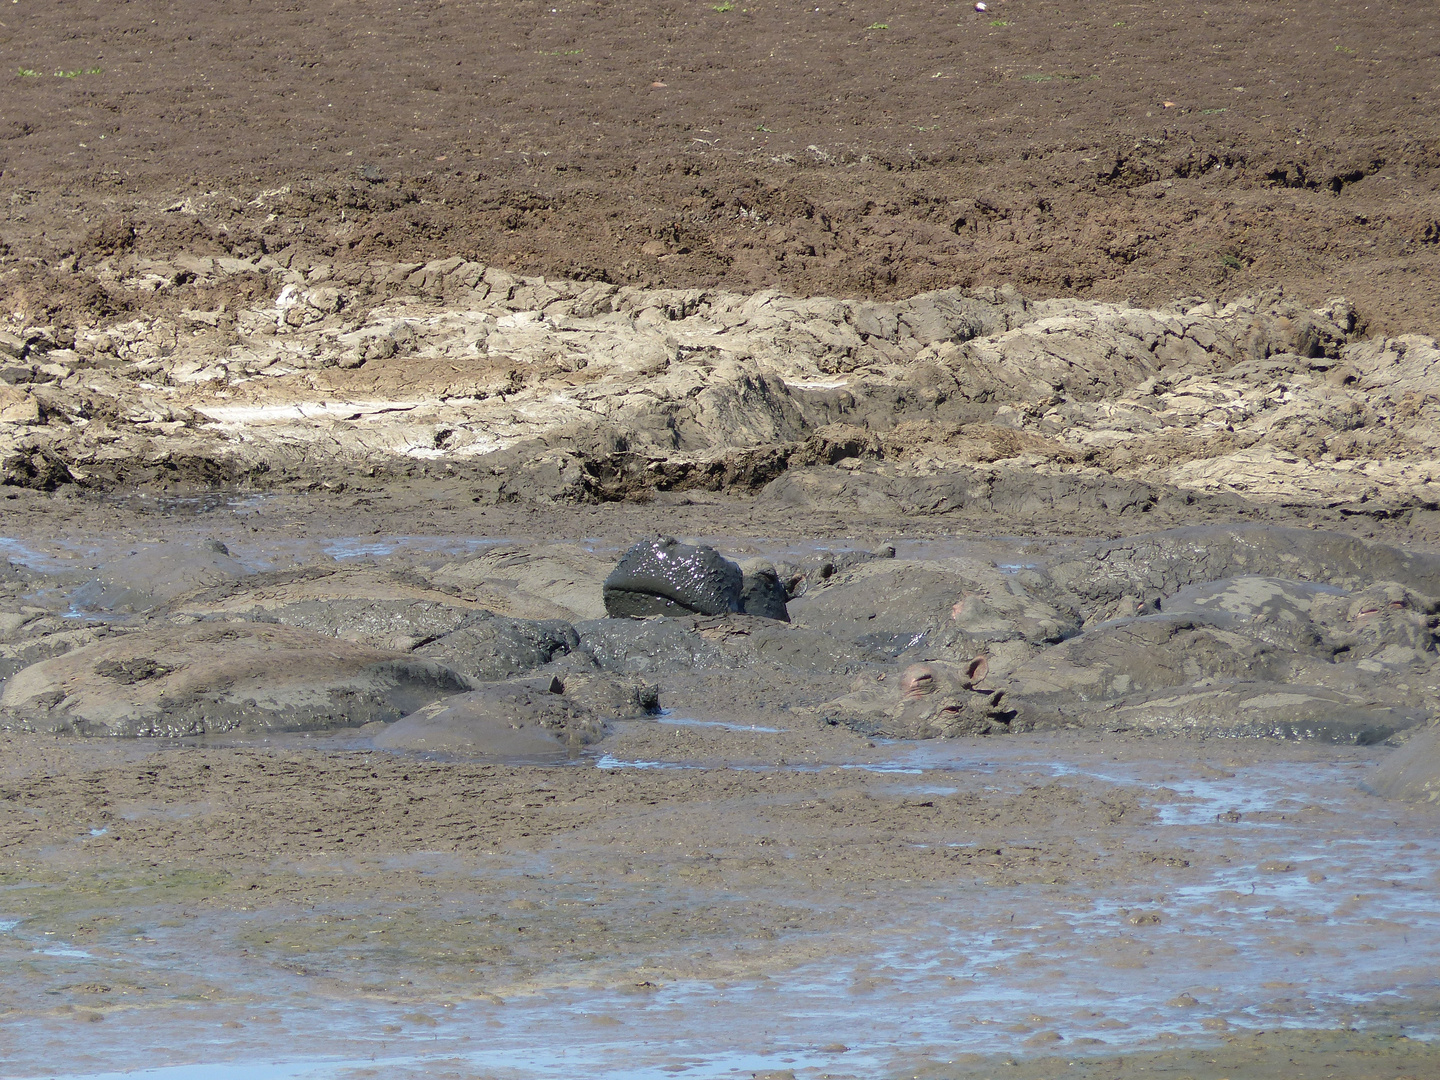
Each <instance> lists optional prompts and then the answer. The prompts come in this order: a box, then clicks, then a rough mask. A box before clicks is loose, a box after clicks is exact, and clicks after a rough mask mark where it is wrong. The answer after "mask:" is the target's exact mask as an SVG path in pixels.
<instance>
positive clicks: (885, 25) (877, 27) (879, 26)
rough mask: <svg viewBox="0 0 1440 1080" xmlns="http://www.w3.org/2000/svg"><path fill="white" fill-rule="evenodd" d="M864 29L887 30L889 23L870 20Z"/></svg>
mask: <svg viewBox="0 0 1440 1080" xmlns="http://www.w3.org/2000/svg"><path fill="white" fill-rule="evenodd" d="M865 29H866V30H889V29H890V24H889V23H883V22H872V23H871V24H870V25H869V26H867V27H865Z"/></svg>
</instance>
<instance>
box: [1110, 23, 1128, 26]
mask: <svg viewBox="0 0 1440 1080" xmlns="http://www.w3.org/2000/svg"><path fill="white" fill-rule="evenodd" d="M1110 25H1111V26H1124V25H1125V24H1124V23H1123V22H1117V23H1111V24H1110Z"/></svg>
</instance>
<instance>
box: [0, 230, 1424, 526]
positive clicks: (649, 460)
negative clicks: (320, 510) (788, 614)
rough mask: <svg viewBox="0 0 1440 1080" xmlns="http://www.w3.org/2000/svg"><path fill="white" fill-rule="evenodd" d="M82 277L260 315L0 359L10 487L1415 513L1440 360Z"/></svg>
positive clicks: (1096, 310)
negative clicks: (179, 286)
mask: <svg viewBox="0 0 1440 1080" xmlns="http://www.w3.org/2000/svg"><path fill="white" fill-rule="evenodd" d="M96 272H97V273H101V274H102V275H103V274H109V275H111V276H112V277H113V278H114V279H115V281H116V282H117V283H129V284H131V285H135V284H136V283H138V282H144V281H149V282H152V284H153V285H154V287H155V289H157V290H160V291H161V292H163V291H164V288H165V283H166V282H167V281H170V280H172V279H173V278H175V277H176V275H184V276H185V277H186V280H187V281H191V280H197V281H204V282H211V283H213V284H214V285H215V287H216V288H217V289H218V288H220V287H221V286H223V285H225V283H226V282H229V281H231V280H232V279H243V280H245V281H249V282H252V283H254V284H255V288H256V289H259V290H261V291H263V292H264V293H266V294H268V297H267V298H266V299H265V300H262V301H259V302H256V301H254V300H251V301H240V302H236V303H234V304H233V305H232V304H226V303H222V304H220V305H219V306H218V307H216V308H214V309H206V310H198V309H187V310H184V311H181V312H178V313H167V314H146V315H143V316H142V317H139V318H134V319H131V320H129V321H126V322H116V321H110V322H106V323H103V324H102V323H92V324H91V325H90V326H88V327H82V328H80V329H78V330H76V329H66V330H63V331H61V330H59V329H57V328H55V327H49V326H34V325H18V326H16V327H14V330H13V333H11V332H7V333H6V335H5V337H4V338H3V339H0V349H3V350H4V351H5V352H6V353H7V359H6V361H5V363H6V365H7V366H6V367H5V368H4V381H5V385H4V386H3V387H0V459H3V461H4V470H5V472H4V482H5V483H6V484H8V485H11V486H30V487H37V488H41V489H54V488H55V487H57V486H60V485H64V484H72V483H73V484H80V485H83V486H89V487H98V488H101V489H110V488H114V487H115V486H116V485H126V486H131V487H133V486H134V485H136V484H152V485H160V486H162V487H163V486H172V487H173V486H175V485H181V486H188V487H191V488H196V487H199V488H204V487H206V486H213V485H215V484H225V483H229V484H236V483H245V484H249V485H252V486H256V487H261V488H264V487H273V486H275V485H277V484H279V483H282V482H284V481H286V480H294V479H300V480H302V481H310V482H317V481H323V482H325V483H327V484H328V485H329V486H331V487H332V488H333V487H336V486H339V485H344V484H353V483H354V482H355V480H356V478H357V477H364V476H372V477H373V476H377V475H388V476H403V475H408V476H414V475H417V474H423V475H437V476H450V477H453V478H455V479H457V480H460V481H462V482H464V483H465V484H466V485H468V486H469V488H470V490H471V496H472V498H474V499H475V500H476V501H477V502H480V503H483V504H494V503H496V502H506V501H514V500H522V501H542V502H543V501H553V500H559V501H562V502H594V501H603V500H611V499H621V498H648V497H651V496H653V494H654V493H655V492H666V491H686V490H693V489H702V490H733V491H739V492H747V493H748V492H756V493H758V498H759V499H760V500H761V501H762V502H769V503H778V504H779V505H782V506H789V507H802V506H808V507H820V508H826V509H837V510H842V509H843V510H852V509H857V508H863V509H867V510H876V511H879V512H896V513H904V514H924V513H936V512H946V511H950V510H970V511H984V512H995V513H1013V514H1025V513H1030V512H1034V511H1035V510H1037V509H1043V508H1054V509H1056V510H1062V509H1064V508H1071V507H1083V508H1089V509H1093V510H1097V511H1101V510H1103V511H1109V512H1112V513H1117V514H1119V513H1124V514H1132V515H1141V514H1144V513H1145V512H1147V511H1150V510H1152V509H1153V508H1155V507H1156V506H1157V505H1163V504H1167V503H1178V504H1179V505H1180V506H1182V507H1187V506H1194V505H1196V504H1198V505H1200V506H1201V507H1209V508H1211V509H1218V510H1219V511H1221V512H1232V513H1233V512H1235V511H1236V510H1237V509H1239V508H1244V507H1258V508H1262V509H1263V508H1268V507H1281V508H1296V507H1300V508H1317V509H1319V508H1334V509H1342V510H1344V511H1346V512H1350V513H1365V514H1372V515H1387V516H1393V515H1396V514H1401V513H1408V512H1411V511H1414V510H1420V511H1422V512H1428V511H1429V510H1431V508H1433V507H1434V506H1435V505H1437V503H1440V486H1437V485H1440V480H1437V476H1440V473H1437V469H1440V464H1437V463H1440V458H1437V453H1440V427H1437V422H1440V413H1437V411H1436V410H1437V408H1440V406H1437V405H1436V403H1435V401H1434V395H1433V394H1431V393H1430V389H1431V388H1432V386H1433V384H1434V382H1435V375H1434V370H1435V364H1436V362H1437V359H1440V346H1437V345H1436V343H1435V341H1434V340H1433V339H1432V338H1429V337H1424V336H1418V335H1410V336H1401V337H1383V338H1370V337H1366V336H1365V335H1364V333H1363V330H1362V328H1361V327H1360V325H1359V322H1358V319H1357V314H1356V312H1355V310H1354V308H1353V307H1352V306H1351V305H1350V304H1349V303H1348V302H1347V301H1345V300H1343V299H1335V300H1332V301H1330V302H1329V303H1327V304H1326V305H1325V306H1324V307H1323V308H1320V309H1314V310H1311V309H1303V308H1300V307H1297V306H1296V305H1294V304H1290V303H1286V302H1284V301H1281V300H1277V299H1275V298H1273V297H1272V298H1268V299H1267V298H1260V299H1255V298H1251V299H1245V300H1240V301H1236V302H1233V303H1230V304H1225V305H1220V304H1216V303H1205V302H1201V301H1198V300H1191V301H1180V302H1177V303H1175V304H1174V305H1171V306H1168V307H1165V308H1156V309H1146V308H1138V307H1133V306H1127V305H1124V304H1114V303H1100V302H1095V301H1079V300H1045V301H1032V300H1028V299H1026V298H1025V297H1024V296H1022V295H1021V294H1020V293H1019V292H1017V291H1015V290H1014V289H1013V288H1010V287H1005V288H1000V289H977V290H960V289H950V290H945V291H942V292H936V293H927V294H922V295H920V296H917V297H914V298H912V299H909V300H906V301H902V302H895V303H876V302H871V301H858V300H837V299H827V298H824V297H814V298H809V299H800V298H795V297H789V296H786V295H784V294H781V293H778V292H773V291H767V292H762V293H758V294H753V295H742V294H735V293H727V292H723V291H719V290H704V289H690V290H644V289H637V288H631V287H624V288H622V287H619V286H615V285H607V284H603V283H600V284H597V283H595V282H589V281H569V280H564V279H542V278H520V277H516V276H514V275H512V274H509V273H507V272H505V271H503V270H499V269H497V268H494V267H487V266H484V265H482V264H480V263H475V262H467V261H465V260H463V259H460V258H458V257H457V258H451V259H444V260H437V261H435V262H432V263H428V264H425V265H418V264H393V263H368V264H353V265H345V264H333V265H332V264H317V265H315V266H313V267H311V268H310V269H309V270H308V272H302V271H301V270H299V269H296V268H293V267H287V266H284V265H281V264H280V263H277V262H276V261H275V260H274V259H273V258H270V257H268V256H266V257H261V258H258V259H256V260H255V261H253V262H249V261H246V260H243V259H237V258H228V257H226V258H211V257H205V258H197V257H194V256H178V257H175V258H173V259H171V260H169V261H156V260H144V259H137V258H135V257H125V258H120V259H116V260H113V261H111V262H106V263H104V264H102V265H101V266H100V267H99V268H98V269H97V270H96ZM154 307H162V308H163V305H162V304H160V303H159V301H158V300H157V302H156V304H155V305H154Z"/></svg>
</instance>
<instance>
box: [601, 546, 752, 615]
mask: <svg viewBox="0 0 1440 1080" xmlns="http://www.w3.org/2000/svg"><path fill="white" fill-rule="evenodd" d="M743 584H744V575H743V574H742V573H741V570H740V567H739V566H737V565H736V564H735V563H733V562H731V561H730V560H729V559H727V558H725V557H724V556H723V555H721V554H720V553H719V552H718V551H716V550H715V549H714V548H712V547H709V546H700V547H692V546H690V545H689V544H682V543H680V542H679V541H678V540H676V539H675V538H674V537H673V536H657V537H656V538H655V539H653V540H645V541H642V542H640V543H638V544H636V545H634V546H633V547H631V548H630V549H629V550H628V551H626V552H625V554H624V555H622V556H620V562H619V563H618V564H617V565H616V567H615V569H614V570H612V571H611V572H610V576H609V577H607V578H606V579H605V585H604V590H603V591H604V597H605V611H606V613H607V614H608V615H609V616H610V617H611V618H626V617H630V618H643V617H644V616H647V615H723V614H725V613H726V612H736V611H739V610H740V594H741V589H742V587H743Z"/></svg>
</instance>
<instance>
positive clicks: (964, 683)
mask: <svg viewBox="0 0 1440 1080" xmlns="http://www.w3.org/2000/svg"><path fill="white" fill-rule="evenodd" d="M988 670H990V661H989V660H987V659H986V658H985V657H983V656H977V657H976V658H975V659H974V660H971V661H970V663H969V664H968V665H966V666H965V668H964V669H963V671H957V670H956V669H955V667H954V665H951V664H944V665H941V664H934V663H927V664H911V665H910V666H909V667H907V668H906V669H905V670H904V671H902V672H901V673H900V700H901V701H918V700H920V699H921V698H925V697H928V696H930V695H931V694H934V693H936V692H937V691H941V690H945V689H947V688H954V689H961V690H973V689H974V688H975V687H976V685H977V684H978V683H980V682H983V681H984V679H985V673H986V672H987V671H988Z"/></svg>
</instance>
